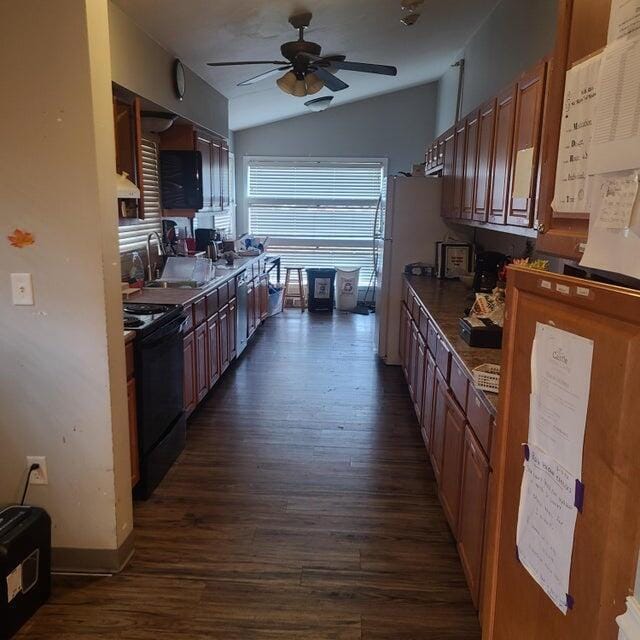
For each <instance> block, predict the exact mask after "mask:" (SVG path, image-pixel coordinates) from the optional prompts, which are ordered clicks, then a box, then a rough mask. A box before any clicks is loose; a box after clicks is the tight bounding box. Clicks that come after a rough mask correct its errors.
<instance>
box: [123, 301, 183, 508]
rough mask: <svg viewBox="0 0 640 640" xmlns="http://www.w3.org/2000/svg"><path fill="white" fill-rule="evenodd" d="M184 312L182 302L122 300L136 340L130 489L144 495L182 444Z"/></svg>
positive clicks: (157, 480)
mask: <svg viewBox="0 0 640 640" xmlns="http://www.w3.org/2000/svg"><path fill="white" fill-rule="evenodd" d="M185 319H186V317H185V315H184V314H183V313H182V307H181V306H180V305H173V304H144V303H138V302H126V303H125V304H124V326H125V329H130V330H133V331H135V332H136V337H135V340H134V343H133V344H134V353H135V376H136V400H137V406H136V409H137V416H138V449H139V452H140V481H139V482H138V485H137V486H136V487H135V490H134V494H135V496H136V497H138V498H142V499H147V498H148V497H149V496H150V495H151V494H152V492H153V490H154V489H155V488H156V487H157V486H158V484H160V482H161V481H162V478H164V476H165V474H166V473H167V471H168V470H169V469H170V467H171V465H172V464H173V463H174V462H175V460H176V458H177V457H178V455H179V454H180V452H181V451H182V450H183V449H184V444H185V439H186V419H185V416H184V409H183V389H184V347H183V326H184V322H185Z"/></svg>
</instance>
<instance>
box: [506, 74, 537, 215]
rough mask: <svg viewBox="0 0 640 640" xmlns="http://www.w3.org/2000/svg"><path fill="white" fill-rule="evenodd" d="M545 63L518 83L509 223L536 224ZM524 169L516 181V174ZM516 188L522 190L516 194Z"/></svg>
mask: <svg viewBox="0 0 640 640" xmlns="http://www.w3.org/2000/svg"><path fill="white" fill-rule="evenodd" d="M545 75H546V63H545V62H541V63H539V64H537V65H536V66H535V67H534V68H533V69H531V70H530V71H528V72H526V73H525V74H523V76H522V77H521V78H520V79H519V80H518V84H517V86H516V113H515V122H514V132H513V150H512V154H511V189H510V199H509V209H508V213H507V223H508V224H512V225H516V226H520V227H529V226H531V225H532V223H533V207H534V202H535V190H536V185H537V180H538V154H539V151H540V135H541V125H542V108H543V102H544V87H545ZM518 171H521V175H523V176H525V177H524V179H523V178H521V179H520V182H523V181H524V180H526V185H525V184H522V185H519V184H517V180H516V177H517V173H518ZM516 189H522V190H521V191H519V192H518V193H516Z"/></svg>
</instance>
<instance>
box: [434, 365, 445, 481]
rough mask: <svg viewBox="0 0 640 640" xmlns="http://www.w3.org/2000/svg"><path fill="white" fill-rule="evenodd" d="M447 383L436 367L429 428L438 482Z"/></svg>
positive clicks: (442, 450)
mask: <svg viewBox="0 0 640 640" xmlns="http://www.w3.org/2000/svg"><path fill="white" fill-rule="evenodd" d="M447 392H448V389H447V383H446V381H445V379H444V378H443V377H442V374H441V373H440V372H439V371H438V370H437V369H436V375H435V387H434V406H433V425H432V428H431V438H430V442H431V450H430V451H429V455H430V457H431V466H432V467H433V473H434V475H435V477H436V480H437V481H438V482H440V475H441V472H442V461H443V458H444V434H445V423H446V419H447Z"/></svg>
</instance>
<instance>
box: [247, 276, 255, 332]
mask: <svg viewBox="0 0 640 640" xmlns="http://www.w3.org/2000/svg"><path fill="white" fill-rule="evenodd" d="M255 308H256V288H255V284H254V282H253V280H251V281H250V282H248V283H247V335H248V336H249V337H251V336H252V335H253V334H254V333H255V330H256V312H255Z"/></svg>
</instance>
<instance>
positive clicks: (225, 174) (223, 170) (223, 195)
mask: <svg viewBox="0 0 640 640" xmlns="http://www.w3.org/2000/svg"><path fill="white" fill-rule="evenodd" d="M230 182H231V181H230V168H229V147H228V146H227V145H226V144H224V143H223V144H222V146H221V147H220V206H221V208H222V209H226V208H227V207H228V206H229V205H230V204H231V193H230V190H231V184H230Z"/></svg>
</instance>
